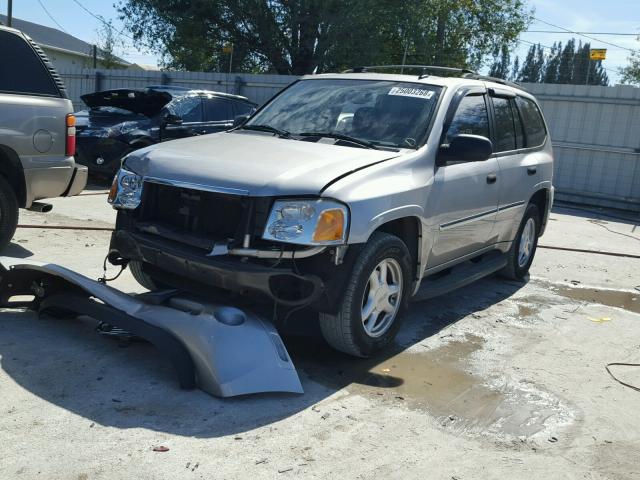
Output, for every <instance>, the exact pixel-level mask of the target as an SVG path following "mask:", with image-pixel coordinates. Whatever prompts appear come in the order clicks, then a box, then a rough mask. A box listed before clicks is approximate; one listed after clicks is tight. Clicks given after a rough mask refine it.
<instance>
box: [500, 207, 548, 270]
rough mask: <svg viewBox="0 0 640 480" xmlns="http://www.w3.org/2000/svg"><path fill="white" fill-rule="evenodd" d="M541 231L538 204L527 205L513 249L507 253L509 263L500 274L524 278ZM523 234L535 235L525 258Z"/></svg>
mask: <svg viewBox="0 0 640 480" xmlns="http://www.w3.org/2000/svg"><path fill="white" fill-rule="evenodd" d="M530 229H533V231H531V230H530ZM539 233H540V211H539V210H538V207H537V206H536V205H534V204H533V203H530V204H529V205H528V206H527V209H526V210H525V211H524V216H523V217H522V221H521V222H520V227H519V228H518V233H517V235H516V238H515V240H514V241H513V244H512V245H511V249H510V250H509V252H508V253H507V256H508V260H507V265H506V266H505V267H504V268H503V269H502V270H501V271H500V275H502V276H503V277H506V278H510V279H512V280H522V279H523V278H524V276H525V275H526V274H527V273H528V272H529V267H531V263H532V262H533V257H534V256H535V254H536V248H537V247H538V234H539ZM523 235H524V236H525V237H529V235H533V236H532V238H530V243H529V247H528V254H527V255H526V259H525V258H523V255H524V252H523V251H521V245H522V242H523ZM525 241H526V240H525ZM525 250H526V249H525Z"/></svg>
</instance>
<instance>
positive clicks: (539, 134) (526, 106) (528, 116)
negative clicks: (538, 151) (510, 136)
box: [516, 97, 547, 148]
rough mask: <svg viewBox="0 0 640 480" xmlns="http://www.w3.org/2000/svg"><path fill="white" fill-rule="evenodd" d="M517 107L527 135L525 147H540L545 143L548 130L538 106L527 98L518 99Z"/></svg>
mask: <svg viewBox="0 0 640 480" xmlns="http://www.w3.org/2000/svg"><path fill="white" fill-rule="evenodd" d="M516 105H517V106H518V110H519V111H520V115H521V116H522V122H523V123H524V133H525V139H526V140H525V147H527V148H531V147H539V146H540V145H542V144H543V143H544V139H545V138H546V136H547V130H546V129H545V127H544V121H543V120H542V114H541V113H540V110H539V109H538V106H537V105H536V104H535V103H534V102H532V101H531V100H529V99H527V98H522V97H517V98H516Z"/></svg>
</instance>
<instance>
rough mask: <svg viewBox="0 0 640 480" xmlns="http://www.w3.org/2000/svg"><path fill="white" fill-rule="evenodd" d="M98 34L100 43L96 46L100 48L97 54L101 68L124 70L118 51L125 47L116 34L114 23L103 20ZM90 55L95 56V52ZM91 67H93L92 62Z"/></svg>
mask: <svg viewBox="0 0 640 480" xmlns="http://www.w3.org/2000/svg"><path fill="white" fill-rule="evenodd" d="M100 18H102V17H100ZM96 32H97V34H98V43H97V44H96V46H97V48H98V52H97V53H98V57H99V60H100V62H99V66H100V67H101V68H106V69H114V68H122V63H121V62H120V59H119V58H118V56H117V55H116V49H120V48H122V47H123V46H124V45H123V42H122V41H121V40H119V38H118V36H117V35H116V34H115V32H114V28H113V23H112V21H111V20H109V21H108V22H107V21H106V20H104V18H103V19H102V23H101V24H100V27H99V28H98V29H97V31H96ZM89 55H93V50H92V51H91V52H90V53H89ZM91 67H93V62H92V61H91Z"/></svg>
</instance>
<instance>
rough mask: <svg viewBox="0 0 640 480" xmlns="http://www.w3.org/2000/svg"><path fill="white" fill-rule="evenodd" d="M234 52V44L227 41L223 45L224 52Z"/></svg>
mask: <svg viewBox="0 0 640 480" xmlns="http://www.w3.org/2000/svg"><path fill="white" fill-rule="evenodd" d="M231 52H233V44H232V43H225V44H224V45H223V46H222V53H231Z"/></svg>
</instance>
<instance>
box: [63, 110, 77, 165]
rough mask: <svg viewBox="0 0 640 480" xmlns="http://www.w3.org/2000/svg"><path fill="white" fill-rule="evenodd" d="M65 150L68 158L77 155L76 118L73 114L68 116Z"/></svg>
mask: <svg viewBox="0 0 640 480" xmlns="http://www.w3.org/2000/svg"><path fill="white" fill-rule="evenodd" d="M64 150H65V155H66V156H67V157H72V156H74V155H75V154H76V117H75V115H73V114H72V113H69V114H67V132H66V141H65V149H64Z"/></svg>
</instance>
